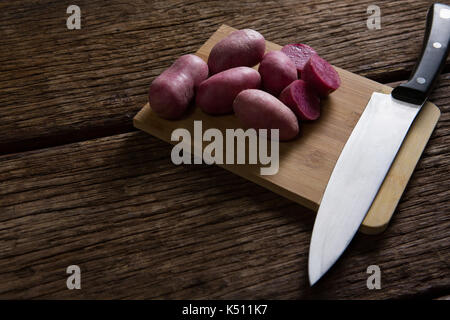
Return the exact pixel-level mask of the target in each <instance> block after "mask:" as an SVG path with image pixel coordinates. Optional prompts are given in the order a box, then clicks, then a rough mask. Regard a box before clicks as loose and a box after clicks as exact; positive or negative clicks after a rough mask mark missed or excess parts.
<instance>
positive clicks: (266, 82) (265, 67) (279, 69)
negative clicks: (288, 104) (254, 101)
mask: <svg viewBox="0 0 450 320" xmlns="http://www.w3.org/2000/svg"><path fill="white" fill-rule="evenodd" d="M258 71H259V73H260V75H261V81H262V87H263V88H264V90H266V91H267V92H269V93H271V94H273V95H274V96H276V97H278V95H279V94H280V93H281V91H283V89H284V88H286V87H287V86H288V85H289V84H291V82H292V81H294V80H297V69H296V67H295V64H294V62H293V61H292V60H291V59H290V58H289V57H288V56H287V55H285V54H284V53H283V52H281V51H271V52H269V53H267V54H266V55H265V56H264V58H263V59H262V61H261V64H260V65H259V69H258Z"/></svg>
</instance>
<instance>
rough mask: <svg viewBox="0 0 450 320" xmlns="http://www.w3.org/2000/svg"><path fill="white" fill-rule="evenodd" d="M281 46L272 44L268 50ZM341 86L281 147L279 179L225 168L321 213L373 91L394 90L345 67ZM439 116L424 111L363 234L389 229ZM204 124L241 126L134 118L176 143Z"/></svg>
mask: <svg viewBox="0 0 450 320" xmlns="http://www.w3.org/2000/svg"><path fill="white" fill-rule="evenodd" d="M234 30H235V29H233V28H231V27H229V26H226V25H222V26H221V27H220V28H219V29H218V30H217V31H216V32H215V33H214V34H213V35H212V36H211V38H210V39H209V40H208V41H207V42H206V43H205V44H204V45H203V46H202V47H201V48H200V49H199V50H198V51H197V53H196V54H197V55H198V56H200V57H201V58H202V59H204V60H207V57H208V55H209V52H210V50H211V48H212V47H213V46H214V44H215V43H217V42H218V41H220V40H221V39H222V38H224V37H226V36H227V35H228V34H230V33H231V32H233V31H234ZM279 49H280V46H279V45H277V44H274V43H272V42H268V41H267V51H272V50H279ZM336 69H337V71H338V72H339V74H340V76H341V79H342V85H341V88H339V90H337V91H336V92H335V93H333V94H332V95H331V96H330V97H329V98H328V99H326V100H325V101H323V102H322V103H323V110H325V111H324V112H323V114H322V117H321V119H320V120H319V121H317V122H315V123H313V124H306V125H303V127H304V132H303V135H302V137H300V138H299V139H297V140H295V141H293V142H287V143H282V144H280V170H279V173H278V174H277V175H275V176H261V175H260V174H259V169H258V168H255V167H254V166H253V167H252V166H249V165H220V166H221V167H224V168H225V169H227V170H229V171H231V172H233V173H235V174H238V175H239V176H242V177H244V178H246V179H248V180H250V181H253V182H255V183H257V184H259V185H262V186H263V187H266V188H268V189H270V190H272V191H274V192H276V193H278V194H280V195H282V196H284V197H286V198H288V199H291V200H293V201H295V202H298V203H300V204H302V205H304V206H306V207H308V208H311V209H313V210H317V209H318V207H319V205H320V200H321V198H322V195H323V192H324V190H325V187H326V184H327V182H328V180H329V177H330V175H331V172H332V169H333V168H334V165H335V163H336V161H337V159H338V157H339V154H340V152H341V150H342V148H343V146H344V145H345V142H346V141H347V139H348V137H349V136H350V134H351V131H352V130H353V127H354V126H355V124H356V122H357V121H358V119H359V116H360V115H361V113H362V112H363V110H364V108H365V106H366V104H367V102H368V100H369V98H370V95H371V94H372V92H374V91H378V92H384V93H389V92H390V90H391V88H390V87H388V86H385V85H382V84H379V83H377V82H374V81H372V80H369V79H366V78H363V77H361V76H358V75H355V74H353V73H350V72H348V71H345V70H343V69H340V68H336ZM439 117H440V111H439V109H438V108H437V107H436V106H435V105H433V104H432V103H427V104H426V105H424V106H423V108H422V110H421V112H420V113H419V115H418V117H417V119H416V120H415V122H414V124H413V125H412V127H411V129H410V132H409V133H408V135H407V137H406V139H405V141H404V143H403V145H402V147H401V149H400V151H399V153H398V155H397V157H396V159H395V161H394V163H393V165H392V167H391V169H390V171H389V173H388V175H387V177H386V179H385V181H384V183H383V185H382V186H381V188H380V190H379V192H378V195H377V197H376V198H375V200H374V202H373V204H372V207H371V209H370V210H369V212H368V214H367V216H366V218H365V220H364V221H363V224H362V225H361V228H360V231H362V232H363V233H367V234H377V233H380V232H382V231H384V230H385V228H386V227H387V225H388V223H389V221H390V219H391V217H392V215H393V213H394V211H395V208H396V207H397V204H398V202H399V200H400V197H401V195H402V193H403V191H404V189H405V187H406V185H407V183H408V181H409V178H410V177H411V175H412V173H413V171H414V168H415V166H416V164H417V162H418V160H419V158H420V156H421V154H422V152H423V149H424V148H425V146H426V143H427V142H428V139H429V137H430V136H431V133H432V132H433V129H434V127H435V125H436V123H437V121H438V119H439ZM194 120H202V122H203V125H204V130H206V129H207V128H219V129H220V130H222V132H224V130H225V129H226V128H237V127H240V126H239V123H237V121H236V118H235V117H234V116H232V115H231V116H224V117H211V116H208V115H205V114H204V113H202V112H201V111H199V110H198V108H195V109H194V111H193V112H192V114H190V115H189V116H187V117H186V118H184V119H182V120H178V121H167V120H164V119H161V118H159V117H158V116H156V115H155V114H154V113H153V112H152V111H151V108H150V106H149V105H148V104H147V105H145V106H144V108H143V109H142V110H141V111H140V112H139V113H138V114H137V115H136V117H135V118H134V125H135V126H136V127H137V128H139V129H141V130H144V131H146V132H148V133H150V134H152V135H154V136H156V137H158V138H160V139H162V140H164V141H167V142H170V143H173V142H172V141H171V139H170V136H171V132H172V131H173V130H175V129H176V128H186V129H188V130H189V131H190V132H191V136H192V137H193V134H192V133H193V121H194Z"/></svg>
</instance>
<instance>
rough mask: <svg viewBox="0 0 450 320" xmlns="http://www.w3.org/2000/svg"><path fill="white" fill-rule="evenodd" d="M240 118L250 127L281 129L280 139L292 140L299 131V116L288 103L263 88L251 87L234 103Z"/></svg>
mask: <svg viewBox="0 0 450 320" xmlns="http://www.w3.org/2000/svg"><path fill="white" fill-rule="evenodd" d="M233 109H234V112H235V114H236V116H237V117H238V119H239V120H240V121H241V122H242V123H243V124H244V126H246V127H248V128H254V129H279V130H280V131H279V138H280V140H282V141H283V140H291V139H293V138H295V137H296V136H297V135H298V133H299V125H298V121H297V117H296V116H295V114H294V113H293V112H292V110H291V109H289V108H288V107H287V106H286V105H284V104H283V103H282V102H281V101H280V100H278V99H277V98H275V97H274V96H272V95H271V94H270V93H267V92H264V91H262V90H255V89H249V90H244V91H242V92H241V93H239V94H238V96H237V97H236V99H235V100H234V103H233Z"/></svg>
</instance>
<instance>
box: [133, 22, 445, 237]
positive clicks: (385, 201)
mask: <svg viewBox="0 0 450 320" xmlns="http://www.w3.org/2000/svg"><path fill="white" fill-rule="evenodd" d="M234 30H235V29H233V28H232V27H229V26H227V25H222V26H221V27H220V28H219V29H218V30H217V31H216V33H230V32H232V31H234ZM216 33H215V34H216ZM215 34H213V35H212V36H211V37H210V39H209V40H208V41H206V42H205V44H204V45H203V46H202V48H203V47H205V46H208V45H209V46H212V41H213V40H212V39H213V38H214V35H215ZM199 51H200V49H199ZM197 54H198V52H197ZM336 69H338V70H339V71H340V72H341V71H342V72H347V71H345V70H342V69H340V68H336ZM367 80H368V79H367ZM370 81H371V80H370ZM374 83H376V82H374ZM376 84H377V85H379V87H380V92H383V93H390V91H391V90H392V88H390V87H388V86H386V85H382V84H379V83H376ZM150 113H151V109H150V106H149V104H148V103H147V104H146V105H145V106H144V107H143V108H142V109H141V110H140V111H139V112H138V114H137V115H136V116H135V117H134V119H133V124H134V126H135V127H136V128H138V129H140V130H143V131H145V132H147V133H149V134H151V135H153V136H156V137H157V138H159V139H161V140H164V141H168V140H167V137H166V136H163V135H162V134H159V131H158V130H154V128H153V127H152V126H150V125H149V121H147V120H148V118H149V115H150ZM439 117H440V110H439V108H438V107H436V105H434V104H433V103H430V102H427V103H426V104H425V105H424V106H423V107H422V110H421V111H420V113H419V114H418V116H417V118H416V120H415V121H414V123H413V125H412V126H411V129H410V131H409V132H408V135H407V136H406V138H405V141H404V142H403V144H402V147H401V148H400V150H399V152H398V154H397V156H396V158H395V160H394V162H393V164H392V166H391V168H390V170H389V172H388V175H387V176H386V178H385V180H384V182H383V184H382V186H381V188H380V190H379V191H378V194H377V196H376V198H375V200H374V202H373V203H372V206H371V208H370V210H369V212H368V214H367V216H366V218H365V219H364V221H363V223H362V225H361V227H360V229H359V231H360V232H362V233H365V234H379V233H381V232H383V231H384V230H385V229H386V228H387V226H388V224H389V221H390V220H391V218H392V216H393V214H394V212H395V209H396V207H397V204H398V202H399V200H400V198H401V195H402V194H403V191H404V190H405V188H406V185H407V183H408V181H409V179H410V178H411V176H412V173H413V172H414V168H415V166H416V164H417V162H418V161H419V159H420V156H421V155H422V152H423V150H424V148H425V146H426V144H427V142H428V140H429V138H430V136H431V134H432V132H433V130H434V128H435V126H436V124H437V122H438V120H439ZM171 143H172V144H175V142H171ZM219 166H220V167H222V168H225V169H227V170H229V171H231V172H233V173H234V174H237V175H239V176H241V177H243V178H245V179H247V180H250V181H252V182H254V183H256V184H259V185H261V186H263V187H265V188H267V189H269V190H271V191H273V192H275V193H277V194H279V195H281V196H283V197H285V198H287V199H289V200H292V201H294V202H296V203H299V204H301V205H303V206H305V207H307V208H310V209H312V210H314V211H317V209H318V207H319V205H320V203H316V202H314V201H311V200H309V199H306V198H304V197H301V196H299V195H298V194H297V193H294V192H291V191H289V190H287V189H284V188H281V187H280V186H278V185H276V184H274V183H271V182H270V181H269V180H266V179H262V178H261V177H260V176H258V175H252V174H248V175H247V174H245V173H246V172H247V171H245V170H236V168H237V166H236V165H232V166H230V165H219Z"/></svg>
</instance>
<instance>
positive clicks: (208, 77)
mask: <svg viewBox="0 0 450 320" xmlns="http://www.w3.org/2000/svg"><path fill="white" fill-rule="evenodd" d="M265 49H266V42H265V39H264V37H263V36H262V35H261V34H260V33H259V32H257V31H255V30H251V29H243V30H238V31H235V32H233V33H232V34H230V35H229V36H228V37H226V38H225V39H223V40H222V41H220V42H219V43H217V44H216V45H215V46H214V47H213V49H212V50H211V53H210V55H209V58H208V63H205V62H204V61H203V60H202V59H201V58H199V57H197V56H195V55H192V54H188V55H184V56H182V57H180V58H179V59H178V60H177V61H175V63H174V64H173V65H172V66H171V67H170V68H169V69H167V70H166V71H164V72H163V73H162V74H161V75H160V76H159V77H157V78H156V79H155V80H154V81H153V82H152V84H151V86H150V91H149V102H150V105H151V107H152V109H153V111H154V112H156V113H157V114H158V115H159V116H161V117H163V118H165V119H179V118H180V117H182V116H183V115H184V114H185V112H186V111H187V109H188V108H189V106H190V105H191V104H192V103H193V102H195V105H196V106H198V107H199V108H201V109H202V110H203V111H204V112H206V113H208V114H211V115H223V114H230V113H233V112H234V113H235V115H236V116H237V118H238V119H239V120H240V121H241V122H242V124H243V125H244V126H246V127H247V128H255V129H279V138H280V140H282V141H285V140H291V139H293V138H295V137H296V136H297V135H298V133H299V122H300V121H304V120H307V121H310V120H316V119H317V118H318V117H319V116H320V99H321V98H325V97H326V96H327V95H328V94H330V93H331V92H333V91H334V90H336V89H337V88H338V87H339V85H340V79H339V76H338V74H337V72H336V71H335V70H334V68H333V67H332V66H331V65H330V64H329V63H328V62H326V61H325V60H324V59H322V58H321V57H320V56H319V55H318V54H317V53H316V52H315V51H314V49H312V48H311V47H309V46H307V45H304V44H291V45H287V46H285V47H283V49H282V50H281V51H271V52H268V53H267V54H264V53H265ZM258 63H259V64H260V65H259V68H258V71H256V70H255V69H253V68H252V67H254V66H255V65H257V64H258Z"/></svg>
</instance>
